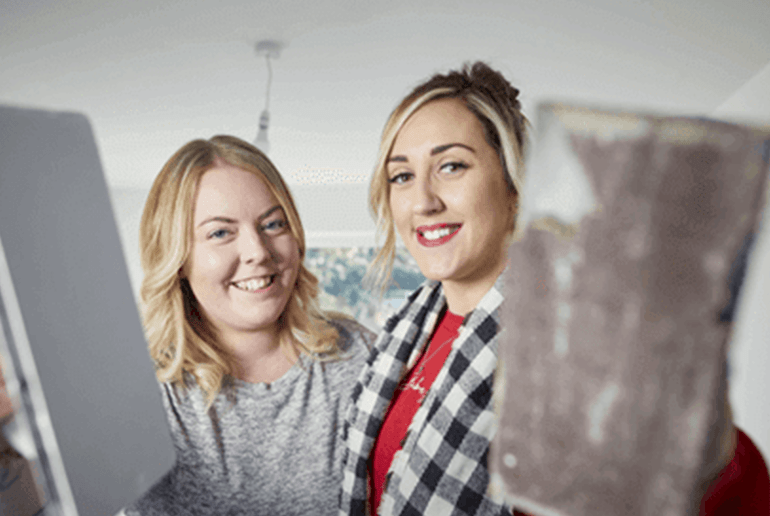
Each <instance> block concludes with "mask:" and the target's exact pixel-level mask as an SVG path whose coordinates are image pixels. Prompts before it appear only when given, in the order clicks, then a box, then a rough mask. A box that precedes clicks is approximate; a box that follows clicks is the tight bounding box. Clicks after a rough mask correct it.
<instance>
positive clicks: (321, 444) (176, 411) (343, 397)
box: [125, 321, 374, 516]
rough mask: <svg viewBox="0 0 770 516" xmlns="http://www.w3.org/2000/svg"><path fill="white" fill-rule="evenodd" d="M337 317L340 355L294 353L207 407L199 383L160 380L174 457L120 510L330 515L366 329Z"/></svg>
mask: <svg viewBox="0 0 770 516" xmlns="http://www.w3.org/2000/svg"><path fill="white" fill-rule="evenodd" d="M335 325H336V326H337V328H338V329H339V332H340V342H339V344H340V349H341V350H342V352H343V359H341V360H336V361H332V362H318V361H313V360H310V359H309V358H307V357H302V358H301V359H300V361H299V362H297V363H296V364H295V365H294V366H293V367H292V368H291V369H290V370H289V371H288V372H287V373H286V374H284V375H283V376H282V377H281V378H279V379H278V380H277V381H275V382H273V383H272V384H270V385H267V384H250V383H246V382H243V381H240V380H234V379H233V380H232V388H231V389H230V395H227V394H225V393H224V392H223V393H220V395H219V396H218V397H217V399H216V401H215V402H214V404H213V405H212V407H211V408H210V409H209V410H208V411H206V410H205V401H204V399H203V395H202V393H201V391H200V390H199V389H198V388H197V387H192V388H188V389H184V388H182V387H180V386H175V385H170V384H161V391H162V396H163V402H164V404H165V407H166V413H167V416H168V421H169V425H170V427H171V436H172V439H173V441H174V446H175V448H176V455H177V459H176V464H175V466H174V467H173V468H172V469H171V471H169V472H168V473H167V474H166V475H165V476H164V477H162V478H161V479H160V480H159V481H158V482H157V483H156V484H155V485H154V486H153V487H152V488H150V490H149V491H148V492H147V493H145V494H144V495H143V496H142V497H141V498H140V499H139V500H137V501H136V502H134V503H133V504H132V505H131V506H129V507H128V508H126V511H125V512H126V514H127V515H128V516H155V515H164V516H176V515H180V516H182V515H184V516H188V515H189V516H195V515H207V516H208V515H227V516H230V515H241V514H244V515H245V514H248V515H270V516H289V515H300V514H301V515H305V514H313V515H316V514H317V515H324V514H336V513H337V503H338V494H339V489H340V483H341V475H342V470H341V456H340V453H341V450H342V448H341V441H340V431H341V429H342V425H343V422H344V418H345V412H346V409H347V406H348V399H349V397H350V391H351V389H352V387H353V385H354V383H355V381H356V379H357V377H358V374H359V372H360V371H361V369H362V368H363V365H364V362H365V360H366V358H367V357H368V355H369V349H371V345H372V342H373V340H374V335H373V334H372V333H371V332H369V331H368V330H366V329H365V328H364V327H363V326H361V325H359V324H357V323H355V322H352V321H336V323H335ZM233 400H234V401H235V403H233Z"/></svg>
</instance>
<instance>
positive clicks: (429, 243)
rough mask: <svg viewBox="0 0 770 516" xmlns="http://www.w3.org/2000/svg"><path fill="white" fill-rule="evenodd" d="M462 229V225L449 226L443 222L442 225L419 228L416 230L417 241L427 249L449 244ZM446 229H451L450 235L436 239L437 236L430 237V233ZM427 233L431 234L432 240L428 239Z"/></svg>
mask: <svg viewBox="0 0 770 516" xmlns="http://www.w3.org/2000/svg"><path fill="white" fill-rule="evenodd" d="M461 227H462V224H449V223H446V222H442V223H440V224H433V225H432V226H419V227H417V228H416V230H415V233H416V234H417V241H418V242H419V243H420V245H423V246H425V247H437V246H440V245H443V244H445V243H447V242H449V241H450V240H451V239H452V237H453V236H455V235H456V234H457V233H458V231H459V230H460V228H461ZM445 228H448V229H449V234H445V235H443V236H439V237H438V238H436V235H435V234H433V235H430V233H435V232H438V231H440V230H442V229H445ZM425 233H429V235H428V236H430V237H432V238H428V237H426V235H425Z"/></svg>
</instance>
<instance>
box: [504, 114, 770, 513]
mask: <svg viewBox="0 0 770 516" xmlns="http://www.w3.org/2000/svg"><path fill="white" fill-rule="evenodd" d="M538 128H539V134H538V138H537V141H536V142H535V152H534V154H533V159H532V161H530V163H529V164H528V177H527V181H526V183H525V187H524V189H523V191H522V201H521V213H520V216H519V221H518V222H519V224H520V225H522V226H526V229H525V230H524V231H523V233H522V237H521V239H520V241H519V242H517V243H515V244H514V245H513V246H512V247H511V249H510V265H509V267H508V269H507V272H506V277H505V280H506V292H505V294H506V302H505V304H504V306H503V318H502V320H503V325H504V333H503V335H504V337H503V339H502V341H501V344H500V356H501V358H502V360H501V364H502V365H503V367H504V369H503V374H502V376H501V377H500V378H499V382H498V384H497V387H496V393H497V395H498V396H500V395H502V393H503V391H504V396H503V399H502V400H499V401H502V405H501V408H500V411H501V417H500V428H499V430H498V434H497V438H496V441H495V443H494V445H493V449H492V453H491V454H490V464H491V468H492V471H493V475H494V477H495V480H496V482H499V483H500V484H501V485H502V486H503V487H504V489H505V496H506V498H507V499H508V501H509V502H512V503H514V504H515V505H516V507H517V508H519V509H521V510H524V511H527V512H530V513H532V514H537V515H542V516H550V515H559V516H561V515H570V516H581V515H589V514H590V515H604V514H606V515H613V516H614V515H621V514H628V515H647V514H649V515H653V514H654V515H663V516H678V515H684V514H688V513H689V511H692V510H696V509H697V505H698V503H699V500H700V496H701V495H702V491H703V489H704V485H705V482H706V481H707V479H708V478H710V477H711V476H713V474H714V473H715V471H718V469H719V467H720V466H721V465H722V464H723V463H724V461H725V457H728V458H729V446H730V436H731V435H732V427H731V424H730V420H729V415H728V414H727V413H726V406H725V403H724V396H725V390H726V383H725V374H724V372H725V348H726V342H727V339H728V336H729V332H730V326H729V325H728V324H725V323H722V322H720V321H719V313H720V311H721V310H722V309H723V308H724V306H725V305H726V304H727V303H728V300H729V290H728V288H727V276H728V274H729V271H730V265H731V263H732V262H733V260H734V259H735V257H736V254H737V252H738V250H739V249H740V247H741V245H742V244H743V242H744V239H745V237H746V235H747V234H750V233H752V232H753V231H755V230H756V226H757V223H758V220H759V214H760V212H761V209H762V206H763V204H764V202H765V197H764V195H763V192H764V185H765V181H766V178H767V161H766V159H763V154H762V149H763V148H764V147H763V142H764V141H765V140H767V139H768V137H769V135H768V134H767V133H763V132H760V131H757V130H752V129H748V128H744V127H739V126H734V125H729V124H724V123H718V122H706V121H700V120H687V119H675V118H664V117H652V116H638V115H629V114H613V113H606V112H597V111H590V110H586V109H577V108H569V107H564V106H545V107H542V108H541V110H540V112H539V119H538ZM520 227H521V226H520ZM503 385H504V386H505V387H504V388H502V386H503ZM726 450H727V451H726Z"/></svg>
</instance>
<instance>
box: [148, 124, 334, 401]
mask: <svg viewBox="0 0 770 516" xmlns="http://www.w3.org/2000/svg"><path fill="white" fill-rule="evenodd" d="M222 161H224V162H226V163H228V164H230V165H232V166H234V167H237V168H240V169H242V170H244V171H246V172H250V173H252V174H254V175H255V176H257V177H259V178H260V179H262V180H264V182H265V184H266V185H267V186H268V188H270V190H271V192H272V193H273V195H275V198H276V199H277V200H278V203H279V204H280V205H281V207H282V208H283V211H284V213H285V214H286V217H287V219H288V222H289V228H290V230H291V233H292V235H293V236H294V239H295V240H296V241H297V246H298V248H299V254H300V260H302V258H304V256H305V233H304V230H303V229H302V224H301V222H300V220H299V214H298V213H297V209H296V207H295V205H294V200H293V199H292V196H291V193H290V192H289V189H288V188H287V186H286V183H284V181H283V179H282V178H281V175H280V173H279V172H278V170H277V169H276V168H275V166H274V165H273V164H272V163H271V162H270V160H269V159H268V158H267V156H265V155H264V154H263V153H262V152H260V151H259V150H258V149H257V148H255V147H254V146H252V145H250V144H248V143H246V142H244V141H243V140H240V139H238V138H235V137H233V136H215V137H213V138H211V139H210V140H194V141H191V142H189V143H188V144H186V145H184V146H183V147H182V148H181V149H179V150H178V151H177V152H176V153H175V154H174V155H173V156H172V157H171V159H169V160H168V162H166V164H165V165H164V166H163V169H162V170H161V171H160V173H159V174H158V176H157V177H156V178H155V182H154V183H153V185H152V188H151V189H150V193H149V195H148V197H147V202H146V203H145V206H144V212H143V213H142V221H141V227H140V231H139V246H140V250H141V262H142V268H143V269H144V279H143V281H142V287H141V300H142V316H143V322H144V327H145V331H146V335H147V340H148V343H149V350H150V356H151V357H152V359H153V361H154V362H155V366H156V375H157V377H158V380H159V381H161V382H180V383H181V384H184V377H185V374H186V373H187V374H190V375H192V377H193V378H194V379H195V381H196V383H197V384H198V386H199V387H200V388H201V390H202V391H203V392H204V394H205V396H206V398H207V402H208V403H209V404H210V403H211V402H212V401H213V400H214V398H215V397H216V396H217V394H218V393H219V392H220V390H221V389H222V386H223V380H224V377H225V375H228V374H231V373H232V371H233V364H232V359H231V357H230V356H229V355H228V354H227V352H226V351H225V348H224V347H223V346H222V345H221V343H219V342H217V338H216V336H215V335H214V333H213V332H212V331H211V329H210V327H209V325H208V323H207V321H205V320H204V318H203V317H202V316H201V315H200V310H199V309H198V302H197V300H196V299H195V295H194V294H193V292H192V289H191V288H190V285H189V283H188V281H187V280H186V279H184V278H182V277H181V276H180V274H179V271H180V270H181V269H182V268H183V267H184V266H185V264H186V263H187V260H188V258H189V257H190V252H191V248H192V224H193V209H194V203H195V196H196V192H197V189H198V184H199V183H200V179H201V177H202V176H203V174H205V173H206V172H207V171H208V170H210V169H211V168H214V167H215V166H216V165H217V162H222ZM317 295H318V280H317V279H316V277H315V276H313V274H312V273H311V272H310V271H309V270H307V268H305V265H304V263H300V267H299V272H298V274H297V281H296V285H295V287H294V292H293V294H292V296H291V298H290V299H289V302H288V303H287V305H286V308H285V310H284V312H283V314H282V315H281V316H280V318H279V325H280V328H281V334H280V335H281V337H280V338H281V345H282V346H286V347H288V348H291V349H293V350H294V351H296V352H304V353H306V354H308V355H310V356H314V357H319V356H323V355H327V356H335V355H336V354H337V351H338V350H337V338H338V333H337V330H336V329H335V328H334V327H333V326H332V325H330V324H329V322H328V320H327V318H326V315H325V314H324V313H323V312H322V311H321V310H320V308H319V306H318V303H317V300H316V298H317Z"/></svg>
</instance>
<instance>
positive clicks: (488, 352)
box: [340, 280, 511, 516]
mask: <svg viewBox="0 0 770 516" xmlns="http://www.w3.org/2000/svg"><path fill="white" fill-rule="evenodd" d="M501 290H502V288H501V283H500V280H498V284H497V285H495V287H493V288H492V289H491V290H490V291H489V292H488V293H487V294H486V295H485V296H484V298H483V299H482V300H481V301H480V302H479V304H478V305H477V306H476V308H475V309H474V310H473V312H471V313H470V314H469V315H468V316H466V318H465V320H464V321H463V324H462V327H461V330H460V333H459V336H458V337H457V339H455V341H454V342H453V344H452V351H451V353H450V354H449V357H448V358H447V360H446V362H445V363H444V366H443V367H442V369H441V371H440V372H439V375H438V377H437V378H436V380H435V382H434V383H433V385H432V386H431V388H430V390H429V392H428V395H427V396H426V397H425V399H424V400H423V403H422V404H421V405H420V408H419V409H418V410H417V413H416V414H415V416H414V419H412V422H411V423H410V425H409V429H408V431H407V435H406V438H405V439H404V440H403V441H402V448H401V450H399V451H398V452H397V453H396V455H395V456H394V458H393V463H392V464H391V466H390V469H389V471H388V474H387V477H386V478H387V479H386V485H385V489H384V492H383V495H382V501H381V504H380V507H379V508H378V513H379V514H382V515H396V514H398V515H432V514H442V515H458V516H459V515H471V514H473V515H482V514H483V515H487V514H508V515H510V514H511V509H510V507H505V506H504V505H503V503H502V496H492V495H491V494H489V493H490V492H491V491H492V490H491V489H489V483H490V482H489V476H490V475H489V472H488V470H487V455H488V453H489V444H490V442H491V440H492V437H493V436H494V433H495V430H496V425H497V419H496V416H495V414H494V409H493V400H492V381H493V376H494V373H495V368H496V366H497V342H498V338H497V336H498V334H499V328H500V321H499V310H498V308H499V306H500V304H501V302H502V300H503V296H502V294H501V293H500V292H501ZM445 305H446V297H445V296H444V293H443V290H442V287H441V283H439V282H437V281H426V282H425V283H424V284H423V285H422V286H421V287H420V288H418V289H417V290H416V291H415V292H413V293H412V294H411V295H410V296H409V299H408V300H407V301H406V303H405V304H404V306H403V307H402V308H401V309H400V310H399V311H398V313H396V314H395V315H394V316H392V317H391V318H390V319H388V321H387V322H386V324H385V327H384V328H383V331H382V332H381V333H380V336H379V338H378V339H377V343H376V344H375V350H374V351H373V353H372V355H371V356H370V357H369V360H368V361H367V365H366V366H365V367H364V370H363V371H362V373H361V376H360V377H359V380H358V383H357V385H356V386H355V388H354V391H353V400H352V403H351V406H350V409H349V412H348V417H347V421H346V423H345V427H344V430H343V437H344V439H345V441H346V444H347V450H345V451H344V452H343V482H342V491H341V493H340V514H341V515H348V514H349V515H363V514H368V512H369V508H368V506H369V498H368V495H369V494H368V479H367V476H368V467H367V463H368V458H369V454H370V453H371V451H372V448H373V445H374V441H375V439H376V437H377V435H378V433H379V431H380V427H381V425H382V421H383V419H384V417H385V412H386V410H387V408H388V406H389V405H390V401H391V399H392V398H393V395H394V392H395V390H396V388H397V386H398V384H399V382H400V381H401V379H402V378H403V377H404V376H405V375H406V374H407V373H408V371H409V370H410V369H411V368H412V367H413V366H414V364H415V362H416V361H417V359H418V358H419V356H420V352H421V351H422V349H423V348H424V346H425V345H426V343H427V342H428V339H429V338H430V336H431V334H432V332H433V330H434V328H435V326H436V323H437V321H438V317H439V315H440V314H441V311H442V309H443V308H444V306H445Z"/></svg>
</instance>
